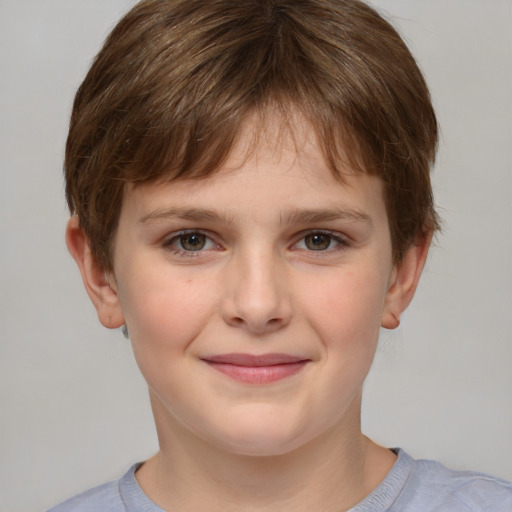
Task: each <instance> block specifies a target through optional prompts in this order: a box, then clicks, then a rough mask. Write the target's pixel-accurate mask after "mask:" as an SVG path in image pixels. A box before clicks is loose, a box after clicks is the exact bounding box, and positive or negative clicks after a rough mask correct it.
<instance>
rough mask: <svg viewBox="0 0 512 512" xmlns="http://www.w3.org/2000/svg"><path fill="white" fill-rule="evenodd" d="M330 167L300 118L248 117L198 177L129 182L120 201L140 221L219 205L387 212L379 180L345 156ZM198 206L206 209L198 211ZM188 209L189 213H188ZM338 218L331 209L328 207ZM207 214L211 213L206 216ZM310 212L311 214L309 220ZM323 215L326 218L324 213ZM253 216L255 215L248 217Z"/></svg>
mask: <svg viewBox="0 0 512 512" xmlns="http://www.w3.org/2000/svg"><path fill="white" fill-rule="evenodd" d="M336 171H337V172H336V173H335V172H333V170H332V169H331V167H330V166H329V163H328V162H327V161H326V159H325V157H324V152H323V150H322V148H321V147H320V145H319V143H318V139H317V136H316V132H315V130H314V129H313V128H312V126H311V125H310V124H309V123H307V122H305V121H304V120H303V118H300V116H294V117H293V118H289V119H287V121H286V122H283V119H282V118H281V117H277V116H266V117H265V122H264V123H263V122H262V118H261V117H257V116H253V117H252V118H251V119H249V120H248V121H247V122H246V123H244V125H243V127H242V130H241V131H240V134H239V136H238V138H237V141H236V143H235V144H234V146H233V148H232V149H231V151H230V153H229V155H228V157H227V159H226V160H225V161H224V162H223V164H222V165H221V166H220V168H219V169H217V170H216V171H215V172H213V173H211V174H209V175H207V176H203V177H200V178H197V177H196V178H180V179H175V180H172V181H161V182H159V183H152V184H142V185H127V189H126V191H125V201H124V205H125V207H130V208H131V210H132V214H133V215H134V216H137V217H138V219H139V220H140V219H142V220H143V221H150V220H154V219H156V218H158V217H162V215H161V213H162V212H164V216H165V212H169V211H173V212H176V211H180V212H182V213H183V212H184V211H187V212H189V213H190V211H191V210H194V212H195V213H194V216H195V218H196V219H198V217H200V216H201V215H202V216H203V220H208V219H207V217H208V216H209V213H204V212H210V213H211V212H214V211H222V212H223V217H224V218H228V217H229V218H231V219H236V218H240V219H241V218H244V217H251V216H252V217H253V218H254V217H258V218H259V219H262V218H264V217H266V216H268V217H269V218H270V216H272V218H274V219H275V218H277V217H279V218H280V219H283V218H299V217H300V218H302V219H304V218H305V217H307V216H308V214H302V215H299V216H297V215H296V214H295V213H293V212H296V211H297V210H302V211H303V212H308V211H309V212H319V211H322V212H325V211H326V210H330V211H331V212H340V211H343V212H350V214H349V215H348V217H350V216H352V217H353V218H359V219H363V218H370V217H372V216H376V215H382V214H383V216H384V218H386V212H385V208H384V201H383V187H382V183H381V180H380V179H379V178H377V177H375V176H370V175H369V174H366V173H362V172H360V171H359V172H358V171H355V170H354V169H353V168H352V167H351V166H350V165H349V164H348V163H347V162H346V161H345V162H343V161H342V162H338V166H337V169H336ZM199 209H201V210H202V211H203V214H200V215H199V214H198V210H199ZM187 215H189V214H187ZM333 215H334V216H336V215H337V214H336V213H333ZM210 217H211V215H210ZM313 217H314V215H313V214H312V215H310V218H313ZM324 217H325V216H324ZM253 220H254V219H253Z"/></svg>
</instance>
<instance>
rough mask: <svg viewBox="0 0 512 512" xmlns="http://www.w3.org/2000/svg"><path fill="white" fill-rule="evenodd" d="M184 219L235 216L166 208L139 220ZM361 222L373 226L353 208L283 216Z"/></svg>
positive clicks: (288, 220) (295, 220)
mask: <svg viewBox="0 0 512 512" xmlns="http://www.w3.org/2000/svg"><path fill="white" fill-rule="evenodd" d="M174 218H177V219H182V220H191V221H199V222H201V221H216V220H222V221H224V222H225V223H228V224H230V223H232V222H233V218H234V216H232V215H228V214H226V213H219V212H217V211H214V210H208V209H202V208H180V207H176V208H166V209H162V210H154V211H152V212H150V213H148V214H146V215H144V216H143V217H141V218H140V219H139V221H138V222H139V223H141V224H151V223H153V222H158V221H160V220H169V219H174ZM336 220H342V221H360V222H365V223H367V224H370V225H372V224H373V222H372V219H371V217H370V216H369V215H368V214H366V213H364V212H362V211H360V210H357V209H351V208H325V209H322V208H321V209H304V210H303V209H295V210H292V211H290V212H287V213H284V214H281V218H280V222H281V224H313V223H316V222H329V221H336Z"/></svg>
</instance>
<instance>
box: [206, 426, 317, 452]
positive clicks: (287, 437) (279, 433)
mask: <svg viewBox="0 0 512 512" xmlns="http://www.w3.org/2000/svg"><path fill="white" fill-rule="evenodd" d="M263 423H264V424H262V422H261V421H254V422H252V423H251V424H247V422H245V424H242V425H241V424H236V423H234V422H233V423H231V425H230V427H231V428H230V430H229V431H228V432H226V431H224V432H218V436H216V439H215V440H213V439H212V441H214V442H216V443H218V444H219V445H221V447H222V448H223V449H224V450H225V451H227V452H230V453H233V454H237V455H247V456H253V457H272V456H279V455H285V454H287V453H290V452H292V451H294V450H296V449H297V448H299V447H300V446H302V445H303V444H306V443H307V442H308V439H307V436H306V435H304V433H303V432H300V431H299V430H298V429H297V428H292V427H289V426H288V427H287V426H286V425H283V423H280V424H275V423H274V424H273V423H272V422H263ZM224 427H225V426H224Z"/></svg>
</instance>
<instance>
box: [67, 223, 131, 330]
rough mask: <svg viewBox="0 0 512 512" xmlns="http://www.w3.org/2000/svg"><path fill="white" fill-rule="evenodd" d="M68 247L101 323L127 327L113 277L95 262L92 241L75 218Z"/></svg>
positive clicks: (68, 226)
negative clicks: (90, 241)
mask: <svg viewBox="0 0 512 512" xmlns="http://www.w3.org/2000/svg"><path fill="white" fill-rule="evenodd" d="M66 245H67V247H68V250H69V252H70V253H71V256H73V259H74V260H75V261H76V264H77V265H78V268H79V269H80V273H81V274H82V280H83V282H84V286H85V290H86V291H87V295H89V298H90V299H91V301H92V303H93V304H94V307H95V308H96V311H97V312H98V319H99V321H100V322H101V323H102V324H103V325H104V326H105V327H108V328H109V329H116V328H118V327H121V326H122V325H123V324H124V315H123V311H122V308H121V303H120V302H119V297H118V295H117V291H116V287H115V279H114V276H113V275H108V274H107V273H106V272H105V271H104V270H103V269H102V268H101V266H100V265H99V264H98V262H97V261H96V259H95V258H94V256H93V254H92V252H91V247H90V243H89V239H88V238H87V235H86V234H85V233H84V230H83V229H82V228H81V227H80V224H79V221H78V217H77V216H76V215H75V216H73V217H71V219H70V220H69V222H68V225H67V228H66Z"/></svg>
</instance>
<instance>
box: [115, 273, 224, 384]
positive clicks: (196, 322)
mask: <svg viewBox="0 0 512 512" xmlns="http://www.w3.org/2000/svg"><path fill="white" fill-rule="evenodd" d="M212 290H213V284H212V283H210V282H209V281H208V280H204V279H203V280H199V279H196V278H195V277H194V276H187V275H181V274H180V273H168V274H165V273H162V272H146V273H145V276H144V280H143V282H142V281H141V280H137V279H133V278H132V279H131V280H130V284H129V287H127V288H124V287H123V286H122V281H121V286H120V287H119V292H120V294H119V296H120V300H121V304H122V307H123V312H124V315H125V318H126V323H127V326H128V330H129V333H130V339H131V342H132V346H133V350H134V354H135V358H136V360H137V362H138V364H139V366H140V368H141V371H142V372H143V373H144V374H145V375H146V374H147V373H151V369H152V368H156V367H161V366H162V365H167V364H172V361H173V360H175V358H176V356H178V355H181V354H182V353H184V352H186V350H187V348H188V346H189V345H190V344H191V343H192V342H193V341H194V339H195V338H196V337H197V335H198V334H199V333H200V332H201V330H202V329H203V327H204V325H205V324H206V323H207V322H208V319H209V318H210V316H211V314H212V310H213V309H214V308H213V304H214V300H215V299H214V296H213V293H212Z"/></svg>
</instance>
